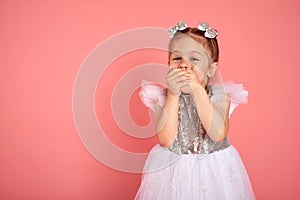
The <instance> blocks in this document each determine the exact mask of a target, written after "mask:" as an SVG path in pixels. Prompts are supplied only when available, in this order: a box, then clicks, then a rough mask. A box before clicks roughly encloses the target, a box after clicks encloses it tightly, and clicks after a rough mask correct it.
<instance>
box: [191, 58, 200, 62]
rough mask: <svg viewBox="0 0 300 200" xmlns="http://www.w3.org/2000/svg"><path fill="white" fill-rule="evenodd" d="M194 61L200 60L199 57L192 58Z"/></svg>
mask: <svg viewBox="0 0 300 200" xmlns="http://www.w3.org/2000/svg"><path fill="white" fill-rule="evenodd" d="M191 60H192V61H199V59H198V58H191Z"/></svg>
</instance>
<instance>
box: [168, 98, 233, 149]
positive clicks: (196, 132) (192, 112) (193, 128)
mask: <svg viewBox="0 0 300 200" xmlns="http://www.w3.org/2000/svg"><path fill="white" fill-rule="evenodd" d="M178 120H179V124H178V130H177V135H176V138H175V140H174V142H173V143H172V144H171V146H169V147H167V148H166V149H168V150H170V151H172V152H174V153H177V154H207V153H212V152H215V151H218V150H222V149H225V148H227V147H228V146H230V143H229V140H228V138H227V137H226V138H225V139H224V140H222V141H220V142H215V141H213V140H212V139H211V138H210V137H209V135H208V134H207V133H206V131H205V129H204V127H203V126H202V123H201V121H200V118H199V116H198V112H197V109H196V107H195V104H194V102H193V99H192V96H191V95H189V94H181V95H180V97H179V112H178Z"/></svg>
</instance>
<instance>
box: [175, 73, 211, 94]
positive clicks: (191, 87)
mask: <svg viewBox="0 0 300 200" xmlns="http://www.w3.org/2000/svg"><path fill="white" fill-rule="evenodd" d="M185 77H186V78H187V81H188V86H184V87H182V88H181V91H182V92H184V93H188V94H192V93H193V92H195V91H197V90H198V89H199V88H200V87H204V85H205V84H204V79H203V76H202V75H201V74H200V73H199V72H198V71H194V70H193V69H190V70H187V71H186V73H185Z"/></svg>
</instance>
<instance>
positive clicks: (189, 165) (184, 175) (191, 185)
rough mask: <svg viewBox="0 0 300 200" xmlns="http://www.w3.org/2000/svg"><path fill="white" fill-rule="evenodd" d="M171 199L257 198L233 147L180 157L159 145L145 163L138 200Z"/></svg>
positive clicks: (218, 199)
mask: <svg viewBox="0 0 300 200" xmlns="http://www.w3.org/2000/svg"><path fill="white" fill-rule="evenodd" d="M168 199H171V200H179V199H182V200H187V199H188V200H192V199H197V200H199V199H201V200H202V199H206V200H223V199H226V200H244V199H247V200H249V199H250V200H252V199H255V195H254V192H253V189H252V186H251V183H250V180H249V177H248V174H247V171H246V169H245V167H244V164H243V162H242V160H241V158H240V155H239V153H238V151H237V150H236V148H235V147H234V146H232V145H230V146H229V147H227V148H226V149H223V150H219V151H215V152H213V153H210V154H183V155H177V154H175V153H173V152H171V151H169V150H167V149H165V148H163V147H161V146H160V145H158V144H157V145H156V146H154V147H153V148H152V150H151V151H150V153H149V156H148V158H147V160H146V163H145V167H144V171H143V175H142V182H141V186H140V188H139V190H138V192H137V194H136V196H135V200H168Z"/></svg>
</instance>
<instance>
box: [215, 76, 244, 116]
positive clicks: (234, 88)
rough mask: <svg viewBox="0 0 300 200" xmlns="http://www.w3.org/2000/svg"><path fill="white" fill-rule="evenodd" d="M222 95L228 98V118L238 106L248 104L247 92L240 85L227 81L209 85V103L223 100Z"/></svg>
mask: <svg viewBox="0 0 300 200" xmlns="http://www.w3.org/2000/svg"><path fill="white" fill-rule="evenodd" d="M224 94H228V95H229V96H230V110H229V116H230V115H231V113H232V112H233V111H234V109H235V108H237V107H238V106H239V105H240V104H247V103H248V91H247V90H246V89H245V88H244V85H243V84H241V83H239V84H237V83H234V82H233V81H232V80H228V81H226V82H222V83H216V84H213V85H211V97H210V100H211V102H213V103H215V102H218V101H222V100H224V99H225V96H224Z"/></svg>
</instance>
